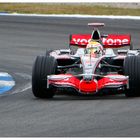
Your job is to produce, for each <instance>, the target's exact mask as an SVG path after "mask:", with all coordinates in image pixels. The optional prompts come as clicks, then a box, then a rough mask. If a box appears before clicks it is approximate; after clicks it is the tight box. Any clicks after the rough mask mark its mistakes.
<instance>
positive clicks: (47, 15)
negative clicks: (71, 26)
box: [0, 13, 140, 20]
mask: <svg viewBox="0 0 140 140" xmlns="http://www.w3.org/2000/svg"><path fill="white" fill-rule="evenodd" d="M0 15H2V16H27V17H58V18H85V19H87V18H107V19H130V20H140V16H114V15H78V14H73V15H68V14H59V15H57V14H18V13H11V14H9V13H0Z"/></svg>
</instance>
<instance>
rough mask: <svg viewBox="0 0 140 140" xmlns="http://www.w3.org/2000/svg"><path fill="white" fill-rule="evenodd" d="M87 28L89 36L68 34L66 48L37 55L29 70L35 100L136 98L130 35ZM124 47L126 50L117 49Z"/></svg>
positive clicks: (139, 68) (138, 76)
mask: <svg viewBox="0 0 140 140" xmlns="http://www.w3.org/2000/svg"><path fill="white" fill-rule="evenodd" d="M88 25H89V26H92V27H93V32H92V34H73V35H70V43H69V48H68V49H60V50H51V51H46V54H45V55H44V56H37V58H36V60H35V63H34V66H33V71H32V91H33V94H34V96H35V97H38V98H52V97H53V96H54V95H55V94H62V93H63V94H66V93H69V94H75V95H96V94H107V95H110V94H121V93H124V94H125V95H126V96H127V97H132V96H139V95H140V88H139V83H140V73H139V72H140V55H139V50H137V49H136V50H134V49H133V46H132V44H131V36H130V35H128V34H108V35H104V34H103V35H101V34H100V32H99V30H98V27H101V26H104V23H89V24H88ZM75 46H76V48H77V49H75ZM126 46H128V47H130V48H127V49H126V50H122V49H120V50H118V48H120V47H126ZM115 48H117V53H114V49H115Z"/></svg>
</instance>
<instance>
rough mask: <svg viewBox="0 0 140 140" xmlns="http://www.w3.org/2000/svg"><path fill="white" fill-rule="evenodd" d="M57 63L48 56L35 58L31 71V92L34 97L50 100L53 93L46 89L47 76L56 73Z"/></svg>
mask: <svg viewBox="0 0 140 140" xmlns="http://www.w3.org/2000/svg"><path fill="white" fill-rule="evenodd" d="M56 69H57V61H56V59H55V58H53V57H50V56H37V58H36V60H35V63H34V66H33V70H32V91H33V94H34V96H35V97H38V98H52V97H53V96H54V92H53V91H52V90H51V89H47V76H48V75H52V74H55V73H56Z"/></svg>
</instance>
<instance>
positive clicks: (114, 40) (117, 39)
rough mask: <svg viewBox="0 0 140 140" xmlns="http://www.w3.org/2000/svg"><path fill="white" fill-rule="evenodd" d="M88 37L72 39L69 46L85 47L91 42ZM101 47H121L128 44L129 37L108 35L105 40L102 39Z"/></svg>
mask: <svg viewBox="0 0 140 140" xmlns="http://www.w3.org/2000/svg"><path fill="white" fill-rule="evenodd" d="M90 37H91V36H90V35H83V36H80V35H79V36H78V35H77V36H76V35H74V36H73V37H72V40H71V42H70V44H75V45H87V44H88V43H89V42H90V41H91V38H90ZM102 42H103V45H105V46H121V45H129V44H130V36H128V35H124V36H123V35H120V36H119V35H117V36H116V35H109V36H108V37H107V38H102Z"/></svg>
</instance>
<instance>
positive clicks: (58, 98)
mask: <svg viewBox="0 0 140 140" xmlns="http://www.w3.org/2000/svg"><path fill="white" fill-rule="evenodd" d="M132 99H140V97H137V98H134V97H133V98H132V97H131V98H130V97H129V98H128V97H126V96H125V95H123V94H122V95H100V96H69V95H55V96H54V97H53V98H52V99H37V98H36V100H43V101H45V100H46V101H74V100H76V101H78V100H132Z"/></svg>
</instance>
